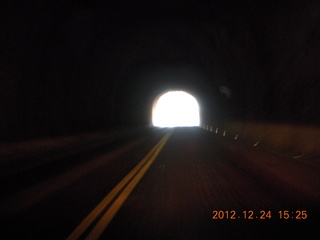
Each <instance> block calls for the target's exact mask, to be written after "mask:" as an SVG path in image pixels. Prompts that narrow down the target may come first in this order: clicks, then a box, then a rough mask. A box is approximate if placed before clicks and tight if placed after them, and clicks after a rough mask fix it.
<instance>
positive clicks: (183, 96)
mask: <svg viewBox="0 0 320 240" xmlns="http://www.w3.org/2000/svg"><path fill="white" fill-rule="evenodd" d="M152 124H153V126H155V127H191V126H199V125H200V109H199V104H198V101H197V100H196V99H195V97H193V96H192V95H191V94H189V93H187V92H184V91H169V92H166V93H163V94H161V95H160V96H159V97H157V98H156V99H155V100H154V102H153V107H152Z"/></svg>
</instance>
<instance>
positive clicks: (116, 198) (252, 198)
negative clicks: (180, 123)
mask: <svg viewBox="0 0 320 240" xmlns="http://www.w3.org/2000/svg"><path fill="white" fill-rule="evenodd" d="M82 147H83V146H82ZM148 153H149V155H148ZM315 163H316V164H315ZM139 164H140V165H139ZM147 165H148V166H147ZM137 166H138V167H137ZM132 171H133V172H132ZM130 173H132V175H131V176H128V174H129V175H130ZM319 179H320V168H319V165H317V161H313V163H312V164H310V163H309V162H306V163H304V162H303V161H293V160H292V159H286V158H284V157H280V156H276V155H272V154H268V153H265V152H259V151H256V150H254V149H251V148H248V147H245V146H242V145H241V144H238V143H235V142H232V141H229V140H225V139H223V138H222V137H217V136H215V135H214V134H212V133H210V132H208V131H205V130H203V129H201V128H175V129H174V130H172V129H161V130H159V129H157V130H152V131H148V133H145V134H143V135H139V136H136V137H135V138H128V139H127V140H126V141H121V142H119V143H117V144H113V145H112V146H110V145H108V146H107V145H106V146H104V145H99V147H95V148H93V149H91V150H90V151H89V150H86V152H80V153H79V152H77V154H76V153H75V154H73V155H72V154H70V155H68V156H64V158H63V161H56V162H55V163H52V162H51V163H50V165H48V166H46V167H43V168H40V169H38V170H32V171H29V172H28V173H21V174H20V175H19V174H16V175H14V176H13V177H11V178H7V179H5V178H3V179H2V181H3V183H2V185H1V186H2V192H3V194H2V197H1V202H0V203H1V205H0V207H1V225H0V226H1V233H2V236H6V237H5V238H3V239H66V238H67V237H70V239H74V235H72V233H74V231H75V230H76V229H77V227H78V226H79V224H80V223H81V222H83V221H84V219H86V217H87V216H88V215H89V214H90V213H92V210H93V209H95V207H97V205H98V204H99V203H101V201H102V200H103V199H106V198H109V200H104V201H107V202H105V206H103V207H102V208H101V209H100V210H97V212H96V213H95V214H93V215H92V216H93V218H92V219H91V220H90V221H89V220H88V221H87V220H85V221H87V223H88V224H87V225H88V226H85V227H83V226H84V225H83V226H82V227H80V237H79V239H85V238H86V237H88V236H93V235H90V234H91V233H92V232H93V231H94V229H96V228H99V227H97V226H98V225H99V224H100V225H101V226H102V228H101V227H100V232H101V233H100V234H99V235H96V236H99V237H100V238H101V239H274V238H275V237H277V238H281V239H320V233H319V229H320V204H319V203H320V197H319V196H320V181H319ZM4 181H6V182H4ZM121 183H123V184H122V185H121ZM117 184H118V185H117ZM119 184H120V185H121V186H120V187H119V188H118V189H115V187H116V186H119ZM110 196H111V198H110ZM112 209H115V210H114V211H113V210H112ZM112 212H113V213H112ZM103 218H105V219H109V220H107V223H103V221H102V220H101V219H103ZM100 220H101V221H100ZM100 222H102V223H100ZM78 230H79V227H78Z"/></svg>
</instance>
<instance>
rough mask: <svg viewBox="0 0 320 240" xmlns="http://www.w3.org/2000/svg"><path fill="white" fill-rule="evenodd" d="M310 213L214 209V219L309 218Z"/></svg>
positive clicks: (300, 211) (302, 211) (299, 211)
mask: <svg viewBox="0 0 320 240" xmlns="http://www.w3.org/2000/svg"><path fill="white" fill-rule="evenodd" d="M307 218H308V214H307V211H306V210H294V211H291V210H280V211H271V210H261V211H254V210H245V211H236V210H230V211H224V210H213V211H212V219H214V220H219V219H220V220H222V219H231V220H235V219H248V220H253V219H261V220H267V219H307Z"/></svg>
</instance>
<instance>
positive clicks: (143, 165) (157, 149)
mask: <svg viewBox="0 0 320 240" xmlns="http://www.w3.org/2000/svg"><path fill="white" fill-rule="evenodd" d="M171 134H172V131H171V132H168V133H167V134H166V135H165V136H164V137H163V138H162V139H161V140H160V141H159V142H158V143H157V144H156V145H155V146H154V147H153V148H152V149H151V150H150V152H149V153H148V154H147V155H146V156H145V157H144V158H143V159H142V160H141V162H139V163H138V165H137V166H136V167H135V168H134V169H132V170H131V172H130V173H129V174H128V175H127V176H126V177H125V178H124V179H122V180H121V182H120V183H118V184H117V185H116V186H115V187H114V188H113V189H112V191H111V192H110V193H109V194H108V195H107V196H106V197H105V198H104V199H103V200H102V201H101V202H100V203H99V204H98V205H97V206H96V207H95V208H94V209H93V210H92V212H91V213H90V214H89V215H88V216H87V217H86V218H85V219H84V220H83V221H82V222H81V223H80V224H79V226H78V227H77V228H76V229H75V230H74V231H73V232H72V233H71V234H70V236H69V237H68V238H67V240H75V239H79V238H80V237H81V235H82V234H83V233H84V232H85V231H86V230H87V229H88V227H89V226H90V225H91V224H92V223H93V221H95V219H97V218H98V216H99V215H100V214H101V213H102V212H103V211H104V210H105V209H106V207H107V206H108V205H109V204H110V203H111V202H112V200H113V199H114V198H115V197H116V196H117V195H118V194H119V193H120V192H121V191H122V189H123V188H124V187H125V186H126V185H127V184H128V183H129V182H130V181H131V180H132V181H131V183H129V185H130V186H131V184H132V182H136V181H137V179H138V182H139V180H140V179H141V178H142V176H143V174H144V173H145V172H146V171H147V170H148V168H149V166H150V165H151V163H152V162H153V161H154V159H155V158H156V157H157V155H158V154H159V152H160V150H161V149H162V148H163V146H164V144H165V143H166V141H167V140H168V139H169V137H170V136H171ZM148 160H149V161H148ZM147 161H148V162H147ZM146 162H147V163H146ZM146 166H148V167H147V168H146ZM139 171H140V172H139ZM140 175H141V176H140ZM134 176H135V177H134ZM137 176H140V177H138V178H137ZM133 177H134V178H133ZM132 178H133V179H132ZM138 182H136V184H137V183H138ZM136 184H135V185H134V186H133V188H134V187H135V186H136ZM129 185H128V186H127V187H126V188H125V189H124V190H123V192H122V193H121V194H120V196H122V197H123V193H124V192H125V191H126V193H127V190H126V189H127V188H128V187H129ZM133 188H132V189H131V191H132V190H133ZM131 191H130V192H129V194H130V193H131ZM129 194H128V195H127V196H126V197H125V199H126V198H127V197H128V196H129ZM120 196H119V197H118V199H116V200H115V202H114V204H115V203H116V202H119V198H120ZM125 199H124V200H123V201H122V203H123V202H124V201H125ZM122 203H121V205H122ZM114 204H113V205H112V206H111V207H110V209H111V208H112V207H113V206H114ZM121 205H120V206H119V207H118V209H119V208H120V207H121ZM110 209H109V211H108V212H110ZM118 209H117V210H116V211H115V212H114V214H113V216H114V215H115V214H116V212H117V211H118ZM108 212H107V213H106V214H105V215H104V216H103V218H105V216H106V215H107V214H108ZM108 215H109V214H108ZM113 216H112V217H111V219H110V220H109V222H110V221H111V220H112V218H113ZM100 222H101V220H100V221H99V223H100ZM109 222H108V223H109ZM99 223H98V224H99ZM108 223H107V225H108ZM100 225H101V224H100ZM107 225H106V226H105V227H104V228H103V230H104V229H105V228H106V227H107ZM94 229H96V227H95V228H94ZM103 230H102V232H103ZM92 231H93V230H92ZM102 232H101V233H102ZM90 234H91V233H90ZM99 236H100V235H99ZM99 236H98V237H99ZM86 239H93V238H89V236H88V237H87V238H86Z"/></svg>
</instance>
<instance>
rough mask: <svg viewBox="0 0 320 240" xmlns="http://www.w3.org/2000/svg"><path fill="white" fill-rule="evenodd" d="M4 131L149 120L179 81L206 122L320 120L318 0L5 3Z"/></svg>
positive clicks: (55, 130) (32, 133)
mask: <svg viewBox="0 0 320 240" xmlns="http://www.w3.org/2000/svg"><path fill="white" fill-rule="evenodd" d="M4 8H5V9H6V10H7V11H5V14H4V15H3V19H4V20H5V21H4V23H5V24H3V25H2V26H1V28H2V29H1V31H2V33H3V34H2V35H1V40H2V44H1V48H2V52H3V54H2V59H1V72H0V73H1V79H2V80H1V82H2V88H1V91H2V92H1V94H2V95H3V99H4V101H2V103H1V105H0V111H1V117H0V121H1V126H2V127H1V128H2V129H0V131H1V134H2V135H1V137H2V139H6V138H9V139H10V138H21V137H22V136H25V137H27V138H28V137H37V136H41V135H52V134H53V135H54V134H63V133H69V132H79V131H89V130H96V129H102V128H108V127H113V126H116V125H128V124H144V123H146V122H148V120H149V119H148V118H149V111H150V106H151V104H152V101H153V99H154V98H155V97H156V96H157V95H158V94H159V93H161V92H163V91H165V90H168V89H172V88H175V89H177V88H179V89H183V90H186V91H189V92H192V94H193V95H194V96H195V97H197V99H198V100H199V103H200V105H201V106H202V109H203V113H204V114H205V116H204V119H205V120H206V121H217V120H228V119H229V120H230V119H236V120H255V121H271V122H290V123H296V124H308V125H310V124H311V125H318V124H319V120H320V114H319V111H318V109H320V99H319V94H318V91H319V85H320V81H319V80H318V78H319V73H320V72H319V71H320V68H319V62H320V61H319V60H320V59H319V53H320V52H319V50H320V49H319V48H320V44H319V36H320V35H319V33H320V32H319V31H320V30H319V29H320V26H319V20H320V16H319V13H320V11H319V10H320V3H319V2H318V1H308V2H307V3H306V2H304V1H210V3H200V2H199V1H194V2H191V1H184V2H178V1H160V2H159V3H154V2H145V3H143V2H140V3H137V2H121V3H120V2H119V1H106V2H103V1H92V2H87V3H85V4H79V3H76V2H67V1H45V2H43V1H28V3H24V4H21V5H13V4H12V5H10V6H9V5H7V6H4Z"/></svg>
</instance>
